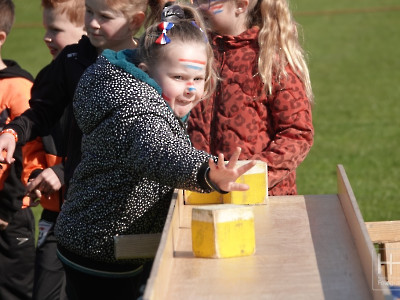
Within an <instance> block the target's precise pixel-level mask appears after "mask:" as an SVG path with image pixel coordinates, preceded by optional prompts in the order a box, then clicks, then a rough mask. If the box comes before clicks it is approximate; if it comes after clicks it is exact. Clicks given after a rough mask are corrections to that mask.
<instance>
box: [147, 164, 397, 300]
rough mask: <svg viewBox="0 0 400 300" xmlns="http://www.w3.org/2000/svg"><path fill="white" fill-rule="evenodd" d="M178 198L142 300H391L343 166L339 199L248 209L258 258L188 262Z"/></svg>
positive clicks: (282, 200)
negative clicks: (251, 216) (252, 216)
mask: <svg viewBox="0 0 400 300" xmlns="http://www.w3.org/2000/svg"><path fill="white" fill-rule="evenodd" d="M192 208H193V206H190V205H185V204H184V200H183V196H182V191H176V193H175V195H174V198H173V200H172V203H171V208H170V212H169V216H168V219H167V223H166V226H165V228H164V232H163V234H162V236H161V241H160V246H159V248H158V251H157V254H156V258H155V262H154V265H153V269H152V272H151V275H150V278H149V280H148V284H147V286H146V290H145V294H144V299H145V300H153V299H154V300H160V299H174V300H179V299H182V300H188V299H191V300H192V299H209V300H211V299H218V300H220V299H240V300H242V299H291V298H294V299H340V300H342V299H363V300H365V299H392V296H391V294H390V291H389V289H388V287H387V286H386V285H385V284H384V283H385V280H384V278H383V276H382V275H380V274H379V273H378V269H379V268H380V267H379V268H378V262H377V255H376V252H375V249H374V247H373V244H372V242H371V240H370V238H369V236H368V232H367V229H366V227H365V224H364V221H363V219H362V216H361V213H360V211H359V208H358V205H357V202H356V200H355V197H354V195H353V192H352V190H351V187H350V184H349V182H348V180H347V176H346V174H345V171H344V169H343V167H342V166H340V165H339V166H338V194H334V195H306V196H285V197H280V196H279V197H278V196H277V197H269V199H268V201H267V203H266V204H263V205H256V206H254V219H255V231H256V253H255V254H254V255H252V256H247V257H238V258H225V259H204V258H197V257H194V256H193V253H192V248H191V247H192V246H191V231H190V220H191V209H192Z"/></svg>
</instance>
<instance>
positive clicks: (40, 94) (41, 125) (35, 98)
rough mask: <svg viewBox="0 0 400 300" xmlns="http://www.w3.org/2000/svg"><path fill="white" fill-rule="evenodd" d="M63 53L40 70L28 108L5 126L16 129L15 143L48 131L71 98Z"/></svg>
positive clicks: (21, 142) (22, 143) (43, 134)
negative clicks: (16, 138)
mask: <svg viewBox="0 0 400 300" xmlns="http://www.w3.org/2000/svg"><path fill="white" fill-rule="evenodd" d="M64 50H65V49H64ZM66 55H67V54H66V53H65V52H62V53H60V54H59V55H58V56H57V58H56V59H55V60H54V61H52V62H51V64H50V65H49V66H48V67H47V68H46V69H45V70H42V71H43V72H41V74H40V73H39V75H38V77H37V78H36V80H35V82H34V86H33V88H32V93H31V99H30V100H29V105H30V108H29V109H28V110H26V111H25V112H24V113H23V114H22V115H21V116H19V117H17V118H16V119H15V120H14V121H13V122H11V123H10V124H8V125H7V126H5V128H12V129H14V130H15V131H16V132H17V134H18V144H20V145H24V144H25V143H26V142H28V141H31V140H33V139H35V138H36V137H38V136H45V135H47V134H49V130H50V129H51V128H53V126H54V124H55V123H56V122H57V121H58V120H59V119H60V117H61V115H62V113H63V112H64V109H65V107H66V106H67V105H68V103H69V102H70V100H71V99H72V96H71V95H70V94H69V87H68V86H66V85H67V84H68V82H69V81H71V79H70V78H67V77H68V76H67V75H66V73H67V71H66V68H67V66H66V65H67V62H66V59H67V58H66Z"/></svg>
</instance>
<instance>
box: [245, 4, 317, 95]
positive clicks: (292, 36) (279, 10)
mask: <svg viewBox="0 0 400 300" xmlns="http://www.w3.org/2000/svg"><path fill="white" fill-rule="evenodd" d="M256 25H257V26H259V27H260V32H259V36H258V43H259V46H260V53H259V57H258V69H259V74H260V76H261V78H262V81H263V82H264V84H265V89H266V92H267V93H269V94H270V93H271V92H272V81H273V79H274V77H275V79H276V80H278V81H279V78H280V77H281V76H282V75H283V76H287V72H286V70H285V67H286V66H287V64H289V65H290V67H291V68H292V69H293V70H294V72H295V73H296V74H297V76H298V77H299V78H300V80H301V81H302V82H303V84H304V88H305V91H306V94H307V97H308V99H309V101H310V102H313V93H312V88H311V81H310V74H309V71H308V66H307V63H306V60H305V54H304V50H303V49H302V47H301V45H300V43H299V38H298V32H297V24H296V22H295V21H294V19H293V17H292V14H291V12H290V10H289V4H288V2H287V1H286V0H250V3H249V11H248V14H247V26H248V28H250V27H252V26H256Z"/></svg>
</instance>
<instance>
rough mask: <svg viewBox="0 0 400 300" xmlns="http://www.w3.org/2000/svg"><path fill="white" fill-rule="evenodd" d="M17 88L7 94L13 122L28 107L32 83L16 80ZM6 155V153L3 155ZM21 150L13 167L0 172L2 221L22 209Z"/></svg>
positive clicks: (4, 165) (0, 213) (0, 215)
mask: <svg viewBox="0 0 400 300" xmlns="http://www.w3.org/2000/svg"><path fill="white" fill-rule="evenodd" d="M15 84H16V85H15V86H14V87H12V88H10V91H9V92H8V93H6V94H7V96H9V97H8V100H7V103H5V104H6V106H7V107H8V108H9V111H10V118H11V120H12V119H13V118H15V117H16V116H18V115H19V114H21V113H22V112H24V111H25V110H26V109H27V108H28V107H29V104H28V99H29V96H30V89H31V87H32V83H31V82H30V81H29V80H27V79H22V78H21V79H19V80H15ZM2 155H4V153H2ZM21 155H22V154H21V148H20V147H17V148H16V150H15V154H14V157H16V161H15V163H14V164H12V165H6V164H2V167H3V168H2V169H1V170H0V199H1V201H0V219H2V220H4V221H6V222H9V221H10V220H11V219H12V216H13V215H14V213H15V212H16V211H18V210H19V209H20V208H21V204H22V201H21V200H22V197H23V195H24V193H25V188H24V186H23V184H22V182H21V177H20V175H21V169H22V161H21Z"/></svg>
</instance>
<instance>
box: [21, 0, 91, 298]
mask: <svg viewBox="0 0 400 300" xmlns="http://www.w3.org/2000/svg"><path fill="white" fill-rule="evenodd" d="M42 8H43V26H44V28H45V35H44V39H43V40H44V42H45V43H46V45H47V47H48V48H49V50H50V54H51V55H52V58H53V60H54V59H56V57H57V56H58V54H60V52H61V51H62V49H64V47H65V46H67V45H70V44H74V43H77V42H78V41H79V39H80V38H81V37H82V35H84V34H85V31H84V29H83V27H84V18H85V1H84V0H42ZM49 68H50V65H48V66H46V67H44V68H43V69H42V70H41V71H40V72H39V74H38V75H37V76H36V79H35V82H34V84H33V87H32V91H31V95H32V97H33V98H36V95H37V94H39V95H40V93H41V91H40V87H41V85H42V80H46V78H47V75H46V73H47V71H48V69H49ZM71 114H72V112H71V110H65V111H64V113H63V115H62V117H61V119H60V120H59V121H58V122H57V124H56V125H55V126H54V127H53V128H52V130H51V132H50V134H49V135H47V136H41V137H38V138H37V139H35V140H33V141H31V142H28V143H27V144H26V145H25V146H24V147H23V153H22V154H23V160H24V169H23V172H22V179H23V182H24V183H25V184H28V189H31V187H34V189H33V193H32V194H31V196H32V197H31V198H32V200H33V201H35V202H34V205H36V204H38V203H39V202H38V201H36V199H37V198H39V199H40V204H41V206H42V207H43V211H42V214H41V217H40V220H39V224H38V229H39V234H38V237H39V238H38V242H37V247H36V258H35V280H34V286H33V296H32V299H33V300H41V299H54V300H58V299H61V300H62V299H66V295H65V275H64V269H63V267H62V264H61V262H60V260H59V259H58V258H57V255H56V251H57V240H56V238H55V237H54V223H55V222H56V219H57V216H58V213H59V211H60V209H61V205H62V202H63V200H64V195H63V191H64V189H63V188H62V187H63V185H64V162H65V160H66V145H67V141H68V136H67V134H66V133H67V132H68V129H69V128H68V126H69V123H70V119H71Z"/></svg>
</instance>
